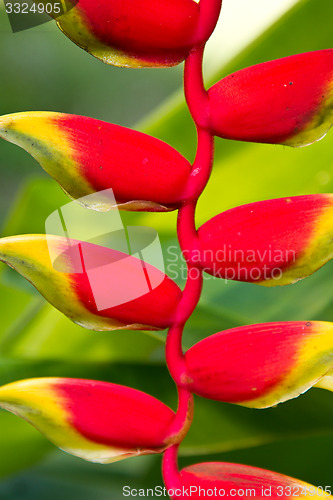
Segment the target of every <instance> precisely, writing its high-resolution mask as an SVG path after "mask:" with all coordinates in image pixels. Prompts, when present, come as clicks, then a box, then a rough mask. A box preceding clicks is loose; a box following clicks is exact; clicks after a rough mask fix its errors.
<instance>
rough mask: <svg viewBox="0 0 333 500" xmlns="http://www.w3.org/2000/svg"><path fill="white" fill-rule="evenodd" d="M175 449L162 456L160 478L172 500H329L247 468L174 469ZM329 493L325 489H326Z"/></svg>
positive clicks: (199, 466)
mask: <svg viewBox="0 0 333 500" xmlns="http://www.w3.org/2000/svg"><path fill="white" fill-rule="evenodd" d="M176 449H177V448H176V446H174V447H172V448H169V449H168V450H167V451H166V452H165V454H164V461H163V475H164V480H165V484H166V487H167V489H168V491H169V492H170V494H171V495H170V497H171V498H172V499H176V498H180V499H185V498H187V497H189V496H190V498H194V499H196V500H197V499H200V498H203V497H210V498H221V497H233V498H236V499H237V500H238V499H240V498H243V497H244V496H251V498H254V499H259V498H265V497H266V496H269V497H270V498H273V499H278V498H284V499H286V498H289V497H290V496H293V495H294V496H302V497H304V498H326V499H328V498H332V497H331V496H330V494H329V492H328V491H327V492H325V491H324V490H323V489H321V488H317V487H315V486H311V485H310V484H307V483H304V482H303V481H299V480H297V479H293V478H291V477H288V476H285V475H283V474H277V473H276V472H271V471H267V470H264V469H259V468H257V467H250V466H248V465H240V464H230V463H222V462H210V463H201V464H195V465H190V466H189V467H185V468H184V469H182V470H181V471H180V472H179V471H178V469H177V457H176ZM328 489H329V488H328Z"/></svg>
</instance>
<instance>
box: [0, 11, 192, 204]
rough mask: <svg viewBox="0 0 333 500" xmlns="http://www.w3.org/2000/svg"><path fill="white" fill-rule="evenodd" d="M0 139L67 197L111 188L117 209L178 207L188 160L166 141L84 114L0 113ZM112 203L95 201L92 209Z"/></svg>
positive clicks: (184, 184) (185, 180)
mask: <svg viewBox="0 0 333 500" xmlns="http://www.w3.org/2000/svg"><path fill="white" fill-rule="evenodd" d="M120 4H121V2H120ZM94 8H96V6H95V7H94ZM0 137H2V138H3V139H6V140H7V141H9V142H12V143H14V144H17V145H18V146H21V147H22V148H23V149H25V150H26V151H28V153H30V154H31V155H32V156H33V157H34V158H35V159H36V160H37V161H38V162H39V163H40V165H41V166H42V167H43V169H44V170H45V171H46V172H47V173H48V174H50V175H51V176H52V177H53V178H54V179H55V180H56V181H57V182H58V183H59V184H60V186H61V187H62V188H63V189H64V191H65V192H67V193H68V194H69V195H70V196H71V197H72V198H74V199H77V198H82V197H84V196H87V195H89V194H91V193H95V192H99V191H103V190H106V189H110V188H111V189H112V190H113V193H114V196H115V198H116V201H117V203H118V206H119V208H121V209H123V210H148V211H166V210H174V209H176V208H178V207H179V205H180V203H181V202H182V200H183V192H184V189H185V186H186V183H187V180H188V178H189V175H190V171H191V165H190V163H189V162H188V161H187V160H186V159H185V158H184V157H183V156H182V155H181V154H180V153H178V151H176V150H175V149H173V148H172V147H171V146H169V145H168V144H166V143H164V142H162V141H160V140H158V139H155V138H154V137H151V136H149V135H146V134H143V133H141V132H137V131H134V130H131V129H128V128H125V127H121V126H118V125H113V124H111V123H107V122H103V121H100V120H95V119H93V118H87V117H84V116H76V115H70V114H64V113H48V112H25V113H15V114H10V115H5V116H2V117H0ZM112 206H114V205H112V204H111V206H110V204H109V203H107V201H106V200H103V199H101V201H100V203H99V204H98V203H97V204H96V206H95V207H94V208H95V209H96V210H108V209H110V208H112Z"/></svg>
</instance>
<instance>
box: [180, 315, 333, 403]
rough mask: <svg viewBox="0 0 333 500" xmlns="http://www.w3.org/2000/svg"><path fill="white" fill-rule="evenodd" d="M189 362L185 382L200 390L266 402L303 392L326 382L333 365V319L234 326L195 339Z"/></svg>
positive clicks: (213, 396) (227, 397)
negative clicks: (329, 321)
mask: <svg viewBox="0 0 333 500" xmlns="http://www.w3.org/2000/svg"><path fill="white" fill-rule="evenodd" d="M185 364H186V373H187V375H186V378H187V383H186V384H185V386H186V387H187V388H188V389H189V390H191V391H193V392H195V393H196V394H198V395H199V396H203V397H206V398H210V399H215V400H218V401H225V402H228V403H237V404H241V405H243V406H248V407H254V408H266V407H269V406H273V405H276V404H277V403H280V402H283V401H286V400H288V399H291V398H295V397H297V396H299V395H300V394H301V393H303V392H305V391H306V390H308V389H309V388H311V387H312V386H314V385H315V384H317V383H318V381H321V383H320V384H319V386H322V387H324V386H325V382H324V381H325V376H326V374H328V373H329V372H331V371H332V370H333V323H326V322H318V321H313V322H310V321H309V322H280V323H263V324H258V325H249V326H243V327H239V328H233V329H231V330H226V331H224V332H220V333H216V334H215V335H212V336H210V337H207V338H205V339H204V340H202V341H201V342H199V343H198V344H195V345H194V346H193V347H191V349H189V351H187V353H186V355H185ZM183 381H184V378H183ZM178 382H179V383H182V381H181V380H179V381H178ZM322 382H324V383H322ZM326 388H329V387H328V383H327V385H326ZM330 390H332V383H331V388H330Z"/></svg>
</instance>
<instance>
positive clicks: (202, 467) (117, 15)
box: [0, 0, 333, 499]
mask: <svg viewBox="0 0 333 500" xmlns="http://www.w3.org/2000/svg"><path fill="white" fill-rule="evenodd" d="M74 3H75V5H74ZM220 8H221V0H200V3H198V4H197V3H196V2H194V1H193V0H168V1H166V0H143V1H142V2H140V3H138V2H137V1H135V0H124V1H123V2H119V1H116V0H99V1H98V2H97V3H96V2H93V1H92V0H79V1H78V2H74V0H73V2H72V8H71V9H70V10H69V11H68V12H67V13H66V14H65V15H63V16H61V18H59V19H58V20H57V22H58V25H59V26H60V28H61V29H62V30H63V31H64V32H65V34H67V36H69V37H70V38H71V39H72V40H73V41H74V42H75V43H76V44H78V45H80V46H81V47H82V48H84V49H85V50H87V51H88V52H90V53H92V54H93V55H94V56H96V57H98V58H100V59H102V60H103V61H105V62H108V63H110V64H116V65H125V66H126V65H131V66H134V67H138V66H149V65H154V66H168V65H173V64H176V63H178V62H180V61H181V60H183V59H184V58H185V68H184V90H185V97H186V101H187V104H188V107H189V110H190V113H191V116H192V118H193V121H194V123H195V125H196V129H197V135H198V145H197V153H196V157H195V161H194V163H193V165H191V166H190V165H189V164H188V162H187V160H185V159H184V158H183V157H182V156H181V155H179V154H178V153H177V152H176V151H174V150H173V149H172V148H170V147H169V146H167V145H166V144H164V143H162V142H161V141H157V140H156V139H153V138H151V137H148V136H145V135H144V134H139V133H137V132H132V131H129V130H128V129H124V128H123V127H117V126H115V125H111V124H105V123H104V122H99V121H97V120H93V119H90V118H83V117H77V116H73V115H62V114H58V113H26V114H24V113H19V114H15V115H7V116H5V117H3V118H2V119H1V120H0V125H1V136H2V137H4V138H6V139H7V140H9V141H11V142H14V143H16V144H19V145H20V146H22V147H23V148H24V149H27V151H29V152H30V153H31V154H32V155H33V156H34V157H35V158H36V159H37V160H38V161H39V162H40V163H41V165H42V167H43V168H44V169H45V170H46V171H47V172H49V173H50V174H51V175H52V176H53V177H54V178H56V180H57V181H58V182H59V183H60V184H61V185H62V187H63V188H64V189H65V190H66V191H67V192H68V193H69V194H70V196H72V197H74V198H78V197H81V196H82V195H84V196H85V195H87V194H90V193H94V192H96V191H99V190H100V189H103V190H105V189H109V188H112V189H113V190H114V192H115V195H116V200H117V203H118V205H120V207H121V208H125V209H126V208H128V209H134V210H138V209H144V210H170V209H178V223H177V236H178V240H179V244H180V248H181V251H182V253H183V256H184V257H185V259H186V262H187V268H188V269H187V270H188V273H187V280H186V285H185V288H184V290H183V291H180V289H179V288H178V286H177V285H176V284H175V283H174V282H173V281H172V280H170V279H169V278H168V277H167V276H166V275H165V274H164V273H162V272H161V271H158V270H157V269H155V268H153V267H152V266H150V265H149V264H147V263H144V262H143V261H142V260H140V259H136V258H135V257H133V256H131V257H129V256H128V255H125V254H123V253H122V252H119V251H117V250H114V249H110V248H105V247H102V246H99V245H96V244H93V243H87V242H84V241H76V240H70V239H69V238H63V237H56V236H48V237H46V236H45V235H25V236H16V237H9V238H3V239H2V240H0V260H2V261H4V262H5V263H7V264H8V265H10V266H11V267H14V268H15V269H16V270H17V271H18V272H20V273H21V274H22V275H23V276H24V277H25V278H27V279H28V280H29V281H31V282H32V283H33V284H34V285H35V286H36V288H37V289H38V290H39V291H40V292H41V293H42V294H43V295H44V296H45V298H46V299H47V300H49V302H50V303H51V304H53V305H54V306H55V307H57V308H58V309H59V310H61V311H62V312H63V313H65V314H66V315H67V316H68V317H70V318H71V319H73V321H75V322H77V323H79V324H81V325H83V326H85V327H88V328H91V329H96V330H106V329H116V328H144V329H159V328H166V327H168V328H169V331H168V334H167V340H166V362H167V366H168V368H169V371H170V374H171V376H172V378H173V380H174V381H175V383H176V387H177V391H178V409H177V412H173V411H172V410H170V409H169V408H168V407H166V406H165V405H164V404H163V403H161V402H160V401H158V400H156V399H154V398H152V397H150V396H148V395H147V394H144V393H141V392H139V391H135V390H133V389H130V388H126V387H122V386H116V385H113V384H106V383H102V382H97V381H88V380H75V379H73V380H72V379H54V378H53V379H50V378H46V379H32V380H26V381H19V382H14V383H12V384H8V385H6V386H3V387H2V388H0V406H2V407H3V408H5V409H7V410H9V411H12V412H13V413H16V414H18V415H19V416H21V417H23V418H25V419H26V420H28V421H29V422H31V423H32V424H33V425H35V426H36V427H37V428H39V429H40V430H41V432H43V433H44V434H46V436H48V437H49V439H51V441H53V442H54V443H55V444H56V445H58V446H60V447H61V448H63V449H65V450H67V451H69V452H70V453H72V454H76V455H78V456H81V457H83V458H86V459H88V460H93V461H101V462H107V461H112V460H115V459H117V457H118V458H125V457H127V456H133V455H137V454H147V453H159V452H160V453H164V458H163V478H164V481H165V484H166V486H167V488H168V489H169V490H170V492H169V494H170V497H171V498H187V496H188V494H187V493H184V492H183V489H184V488H185V490H186V488H191V487H194V488H196V490H194V491H193V492H192V494H191V497H192V498H201V497H202V496H203V495H201V494H200V488H202V489H203V490H206V492H207V491H208V490H209V493H208V494H207V496H210V497H213V498H214V497H215V498H217V497H220V496H221V495H220V493H219V490H223V491H224V494H223V495H222V496H228V495H229V496H233V497H235V498H241V497H243V496H244V494H240V493H239V492H237V488H242V491H244V489H247V488H251V489H252V488H254V489H255V493H254V495H253V494H251V496H254V498H261V497H263V496H271V497H273V498H276V499H277V498H281V497H282V498H285V497H289V496H294V495H296V496H299V495H302V496H311V497H313V496H316V495H317V496H320V497H322V496H323V492H321V491H318V489H316V488H314V490H311V488H313V487H310V486H309V485H307V484H306V483H303V482H301V481H298V480H294V479H291V478H288V477H286V476H282V475H279V474H276V473H273V472H269V471H264V470H261V469H256V468H253V467H249V466H242V465H237V464H225V463H208V464H197V465H192V466H190V467H186V468H185V469H183V470H182V471H179V470H178V464H177V454H178V447H179V445H180V443H181V441H182V439H183V438H184V436H185V435H186V433H187V431H188V429H189V427H190V425H191V422H192V419H193V393H197V394H198V395H200V396H203V397H207V398H210V399H215V400H219V401H228V402H231V403H235V404H241V405H244V406H249V407H254V408H263V407H268V406H272V405H275V404H277V403H279V402H282V401H286V400H288V399H290V398H293V397H296V396H298V395H299V394H300V393H302V392H304V391H306V390H307V389H309V388H310V387H312V386H316V387H321V388H325V389H329V390H333V324H331V323H323V322H295V323H291V322H289V323H282V322H280V323H272V324H262V325H251V326H246V327H241V328H235V329H232V330H228V331H225V332H220V333H217V334H215V335H212V336H211V337H208V338H206V339H204V340H202V341H201V342H199V343H198V344H196V345H195V346H193V347H192V348H191V349H189V350H188V351H187V352H186V353H185V354H184V353H183V349H182V335H183V330H184V327H185V325H186V322H187V321H188V319H189V317H190V316H191V314H192V313H193V311H194V310H195V308H196V306H197V303H198V301H199V299H200V295H201V290H202V284H203V272H204V271H207V272H208V273H210V274H212V275H219V274H218V273H220V274H221V275H222V277H226V278H230V276H228V275H227V273H226V269H227V268H228V266H229V267H231V269H232V270H235V268H236V266H237V265H238V264H239V263H241V264H244V265H245V266H246V270H247V271H251V270H253V269H254V268H257V270H258V269H259V273H258V274H257V276H256V277H253V275H252V276H250V279H248V278H246V277H245V276H244V273H243V274H242V273H240V274H239V275H237V276H234V277H233V278H232V279H239V280H243V281H250V282H257V283H260V284H266V285H268V286H270V285H275V284H289V283H293V282H294V281H297V280H298V279H301V278H304V277H306V276H308V275H309V274H311V273H312V272H314V271H315V270H317V269H318V268H319V267H320V266H322V265H323V264H324V263H325V262H327V261H328V260H329V259H330V258H331V257H332V200H333V198H332V195H328V194H326V195H307V196H301V197H293V198H282V199H278V200H267V201H263V202H258V203H253V204H251V205H245V206H243V207H237V208H234V209H233V210H229V211H227V212H224V213H222V214H220V215H218V216H217V217H214V218H213V219H211V220H210V221H208V222H206V224H204V225H203V226H202V227H201V228H199V230H197V229H196V223H195V212H196V205H197V201H198V199H199V197H200V195H201V193H202V191H203V190H204V188H205V186H206V184H207V182H208V180H209V177H210V173H211V169H212V165H213V159H214V135H218V136H221V137H226V138H230V139H238V140H247V141H257V142H271V143H278V144H289V145H294V146H298V145H305V144H309V143H311V142H314V141H315V140H318V139H319V138H321V137H322V136H323V135H324V134H325V133H326V132H327V130H328V129H329V127H330V126H331V119H332V102H333V101H332V84H331V81H332V75H333V65H332V57H333V56H332V52H333V51H332V50H327V51H319V52H316V53H308V54H300V55H297V56H292V57H289V58H285V59H282V60H278V61H271V62H268V63H264V64H261V65H258V66H254V67H252V68H248V69H245V70H242V71H240V72H238V73H235V74H234V75H230V76H229V77H226V78H225V79H223V80H221V82H219V83H217V84H216V85H214V86H213V87H212V88H211V89H210V90H209V91H206V89H205V85H204V81H203V74H202V59H203V52H204V45H205V41H206V40H207V39H208V37H209V35H210V33H211V31H212V30H213V29H214V26H215V24H216V22H217V18H218V15H219V11H220ZM146 160H147V161H146ZM111 162H112V166H111ZM62 164H63V165H62ZM152 164H153V165H154V167H152ZM101 166H102V169H100V167H101ZM153 168H155V171H154V172H153ZM100 170H101V171H100ZM138 202H140V203H138ZM93 208H97V209H101V210H104V209H108V208H110V207H109V206H103V205H100V206H97V207H96V206H95V207H93ZM109 215H110V214H109ZM225 245H227V247H228V245H229V246H230V249H231V250H232V251H234V252H237V251H240V252H242V255H243V254H244V252H245V253H246V252H248V251H249V250H250V251H252V252H253V251H254V252H255V254H254V255H255V259H254V260H252V261H250V260H249V259H248V258H244V257H239V256H238V257H235V258H234V257H233V256H231V257H230V256H229V255H227V256H226V257H225V258H224V259H222V262H221V259H220V258H219V252H221V249H223V246H225ZM50 246H51V250H52V251H51V254H53V255H54V254H56V255H57V258H56V259H55V261H54V262H52V261H51V258H50V253H49V252H50ZM269 249H271V250H278V251H280V252H281V251H282V252H283V255H282V260H281V257H280V261H279V262H278V263H277V264H278V266H276V267H278V270H279V271H280V272H281V275H280V276H279V281H277V280H274V279H273V278H275V276H273V274H272V272H273V264H274V265H275V264H276V261H275V260H274V259H272V257H271V255H272V252H271V253H268V254H267V250H269ZM208 252H209V253H208ZM263 252H266V253H265V255H264V256H263ZM290 252H292V253H290ZM256 253H257V255H256ZM116 262H117V263H119V262H121V263H122V264H124V263H125V264H126V266H127V267H126V273H125V274H126V276H127V277H129V279H127V280H124V276H123V275H121V274H119V275H118V276H117V275H116V279H115V283H117V286H118V285H119V287H122V290H123V291H124V290H125V292H126V293H128V294H129V295H130V293H131V292H133V288H134V289H135V291H136V287H137V283H140V279H141V278H142V274H144V275H145V277H146V278H147V276H148V277H149V283H150V287H149V285H148V289H145V293H142V289H141V288H140V287H139V289H138V290H140V291H141V293H140V294H138V293H136V294H135V297H132V298H131V300H126V301H125V302H122V303H117V304H115V303H112V304H109V305H105V304H106V303H107V300H106V299H108V298H110V297H108V289H107V287H106V284H107V283H108V282H110V280H112V279H114V278H115V277H114V275H113V274H110V275H108V274H106V271H108V270H109V268H110V267H111V268H112V264H114V263H116ZM265 266H266V267H268V270H269V273H270V274H269V275H268V277H265V276H264V274H263V272H264V268H265ZM123 269H124V267H123ZM92 274H93V275H94V277H95V278H96V281H94V286H95V285H97V287H96V288H94V286H93V282H92V281H91V277H92ZM108 278H109V279H108ZM152 283H153V284H154V286H152ZM145 285H146V286H147V279H146V281H145ZM97 296H98V297H102V299H103V300H102V304H103V307H100V304H99V302H98V301H96V297H97ZM111 298H112V297H111ZM266 487H267V488H271V490H270V494H269V495H267V494H265V492H264V490H265V488H266ZM279 488H280V489H279ZM281 488H282V490H281ZM177 489H179V490H180V494H178V493H177V492H175V490H177ZM295 489H296V493H295ZM234 490H235V492H236V494H233V493H232V491H234ZM211 491H212V493H210V492H211ZM328 494H329V492H328V491H326V492H325V496H328ZM331 498H332V497H331Z"/></svg>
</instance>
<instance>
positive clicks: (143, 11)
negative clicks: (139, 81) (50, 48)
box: [42, 0, 209, 68]
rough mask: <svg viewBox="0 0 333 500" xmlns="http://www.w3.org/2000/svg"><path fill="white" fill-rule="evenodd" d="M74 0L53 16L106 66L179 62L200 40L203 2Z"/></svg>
mask: <svg viewBox="0 0 333 500" xmlns="http://www.w3.org/2000/svg"><path fill="white" fill-rule="evenodd" d="M42 3H44V4H46V3H51V4H54V3H55V1H54V0H51V2H49V1H48V2H47V1H46V0H44V1H42ZM69 3H70V4H71V8H70V9H69V10H68V11H67V12H66V13H65V14H63V15H62V16H60V17H57V16H56V15H55V16H53V17H56V20H57V24H58V26H59V28H60V29H61V31H62V32H63V33H64V34H65V35H66V36H68V38H70V39H71V40H72V41H73V42H74V43H76V44H77V45H78V46H79V47H82V48H83V49H84V50H86V51H87V52H89V53H90V54H92V55H93V56H95V57H97V58H98V59H100V60H102V61H103V62H105V63H107V64H112V65H114V66H125V67H126V66H127V67H134V68H140V67H149V66H154V67H156V66H162V67H163V66H174V65H176V64H179V63H180V62H181V61H183V60H184V59H185V57H186V55H187V53H188V51H189V50H190V49H191V48H192V46H193V45H195V44H196V43H198V42H200V40H198V37H197V36H196V30H197V27H198V24H199V5H198V4H197V3H196V2H195V1H194V0H154V1H152V0H141V1H140V2H139V3H138V2H136V1H135V0H126V1H121V2H119V1H118V0H99V1H98V3H96V2H94V1H92V0H78V1H77V0H72V1H70V2H69ZM54 10H55V9H54ZM208 36H209V35H208ZM202 41H204V40H201V42H202Z"/></svg>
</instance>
